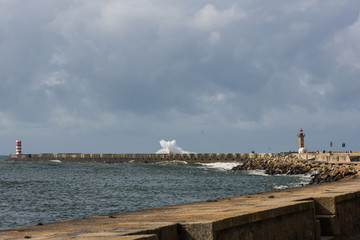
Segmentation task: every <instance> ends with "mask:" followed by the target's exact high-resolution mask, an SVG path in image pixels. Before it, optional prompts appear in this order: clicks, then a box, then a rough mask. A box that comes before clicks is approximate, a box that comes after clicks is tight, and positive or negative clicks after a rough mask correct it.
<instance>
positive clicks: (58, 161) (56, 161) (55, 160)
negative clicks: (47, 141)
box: [50, 159, 61, 163]
mask: <svg viewBox="0 0 360 240" xmlns="http://www.w3.org/2000/svg"><path fill="white" fill-rule="evenodd" d="M50 162H54V163H61V161H60V160H57V159H54V160H50Z"/></svg>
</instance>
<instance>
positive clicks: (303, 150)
mask: <svg viewBox="0 0 360 240" xmlns="http://www.w3.org/2000/svg"><path fill="white" fill-rule="evenodd" d="M297 136H298V146H299V153H306V152H307V149H306V148H305V147H304V137H305V133H304V131H303V130H302V128H300V130H299V133H298V134H297Z"/></svg>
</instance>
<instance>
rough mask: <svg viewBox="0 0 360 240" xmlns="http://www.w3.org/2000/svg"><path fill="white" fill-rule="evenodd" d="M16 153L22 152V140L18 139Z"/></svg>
mask: <svg viewBox="0 0 360 240" xmlns="http://www.w3.org/2000/svg"><path fill="white" fill-rule="evenodd" d="M16 154H21V141H20V140H16Z"/></svg>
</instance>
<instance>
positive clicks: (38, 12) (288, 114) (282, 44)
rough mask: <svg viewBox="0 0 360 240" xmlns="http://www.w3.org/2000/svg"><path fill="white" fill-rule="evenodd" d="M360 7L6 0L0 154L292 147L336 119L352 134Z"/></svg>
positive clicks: (0, 14) (319, 138)
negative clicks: (172, 145) (21, 142)
mask: <svg viewBox="0 0 360 240" xmlns="http://www.w3.org/2000/svg"><path fill="white" fill-rule="evenodd" d="M359 13H360V6H359V4H358V2H357V1H355V0H346V1H337V0H331V1H314V0H311V1H310V0H309V1H308V0H305V1H304V0H301V1H300V0H299V1H291V2H289V1H282V0H276V1H272V2H267V1H262V0H258V1H245V0H244V1H235V0H234V1H227V2H226V3H224V2H223V1H215V0H214V1H210V2H206V3H205V2H193V1H182V2H178V3H172V2H168V1H151V0H133V1H121V0H117V1H116V0H107V1H101V2H99V1H72V0H68V1H51V2H49V1H45V0H44V1H41V0H37V1H27V2H23V1H17V0H11V1H1V3H0V53H1V54H0V69H1V71H0V79H1V88H0V96H1V101H0V118H1V120H0V133H1V135H2V136H3V137H2V139H1V143H2V144H3V146H6V148H5V149H0V152H3V153H8V152H11V151H12V150H11V149H12V143H13V141H14V140H15V138H23V139H27V141H32V142H34V143H33V144H32V145H31V147H30V145H29V149H28V151H29V152H31V151H33V152H41V151H83V152H103V151H107V152H116V151H122V152H127V151H130V152H131V151H135V152H155V151H156V150H157V149H156V148H157V147H158V141H159V140H160V139H162V138H176V139H177V140H178V141H177V142H178V145H180V146H181V147H183V148H184V149H188V150H189V151H194V152H197V151H198V152H201V151H210V152H211V150H212V149H213V150H212V151H213V152H221V151H248V149H253V148H254V149H255V148H258V150H257V151H268V150H269V148H271V149H272V150H273V151H287V150H290V149H295V148H296V139H295V140H294V139H291V140H290V139H283V138H287V137H289V138H290V135H291V134H289V132H292V131H295V132H296V129H297V128H299V127H303V128H305V129H306V128H308V129H310V130H311V131H313V132H314V133H316V134H313V142H311V143H312V144H313V145H314V146H313V147H314V148H316V147H317V145H316V144H318V145H319V146H321V147H322V146H323V145H324V144H323V141H325V140H324V139H328V138H331V137H332V136H329V135H328V134H327V131H331V129H334V128H337V129H338V130H337V131H338V132H349V135H348V139H349V141H355V137H354V136H355V135H353V134H354V132H356V131H357V130H359V124H358V123H357V122H358V121H357V118H358V117H359V115H360V113H359V111H360V110H359V106H358V104H357V103H358V102H359V100H360V97H359V95H358V94H357V92H359V90H360V83H359V80H358V79H359V75H360V48H359V44H358V42H359V40H360V35H359V32H360V31H359V30H360V18H359ZM350 126H351V127H350ZM318 129H320V130H318ZM339 129H340V130H339ZM204 133H206V134H204ZM294 134H296V133H294ZM268 135H272V136H274V135H278V136H281V137H280V139H277V140H276V141H271V142H272V143H271V144H273V145H274V146H272V147H269V146H268V145H269V139H268ZM291 136H292V135H291ZM294 136H295V135H294ZM315 136H316V138H315ZM292 137H293V136H292ZM69 138H70V140H69ZM48 139H52V141H55V142H56V143H57V144H54V145H56V147H55V146H52V144H50V143H47V141H48ZM315 139H316V140H315ZM169 140H171V139H169ZM9 141H11V143H9ZM114 141H117V142H118V144H114ZM291 141H293V143H291ZM326 141H327V140H326ZM69 142H81V143H80V144H79V145H78V146H77V148H75V147H74V149H72V148H71V147H69V145H71V144H69ZM320 142H321V143H320ZM140 143H141V144H140ZM186 144H187V146H186ZM321 144H322V145H321ZM74 145H75V144H74ZM119 145H121V146H122V147H121V148H120V149H121V150H118V149H119ZM184 145H185V146H184ZM254 145H257V146H254ZM355 146H356V145H355ZM356 147H360V146H356ZM9 148H10V149H9ZM44 148H45V149H44ZM154 148H155V149H154ZM309 148H311V147H310V146H309Z"/></svg>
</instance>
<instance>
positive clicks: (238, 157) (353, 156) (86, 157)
mask: <svg viewBox="0 0 360 240" xmlns="http://www.w3.org/2000/svg"><path fill="white" fill-rule="evenodd" d="M279 157H280V158H287V157H292V158H296V159H311V160H315V161H326V162H353V161H360V152H352V153H344V152H339V153H303V154H298V153H291V152H284V153H184V154H148V153H146V154H141V153H138V154H133V153H129V154H127V153H124V154H83V153H39V154H10V157H9V160H10V161H50V160H60V161H64V162H65V161H74V162H75V161H76V162H108V163H116V162H129V161H135V162H149V163H152V162H161V161H185V162H189V163H191V162H203V163H211V162H243V161H245V160H248V159H259V158H279Z"/></svg>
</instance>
